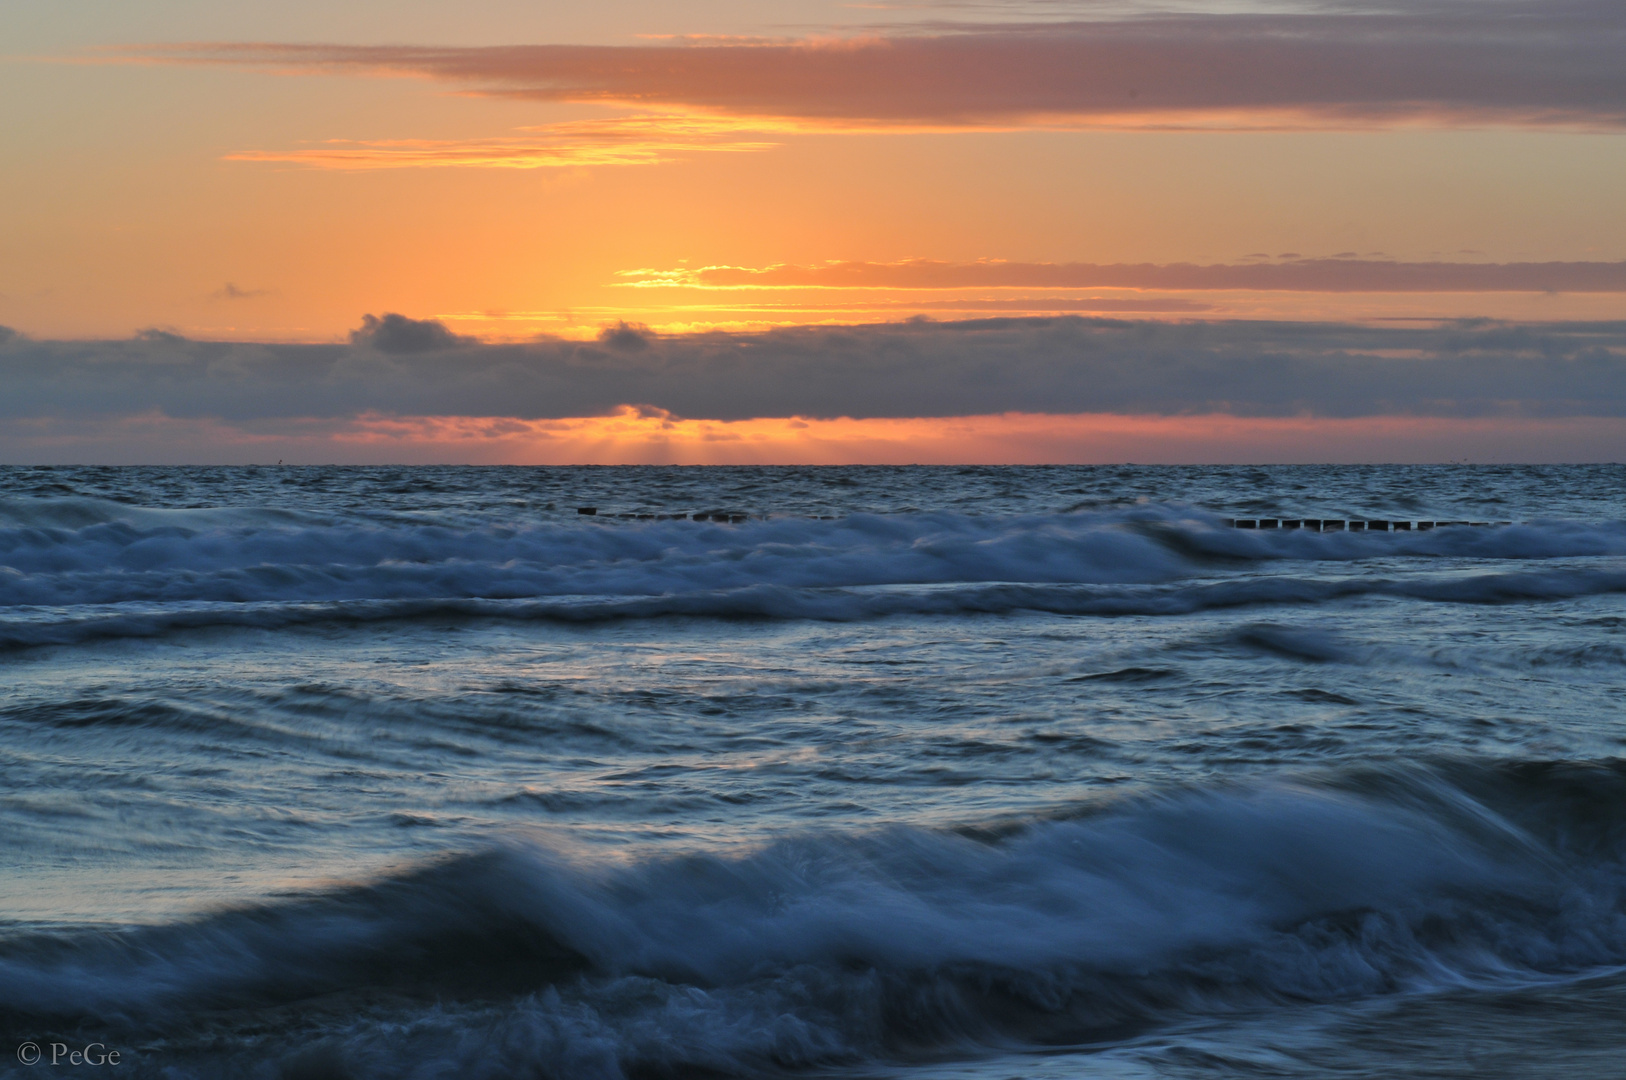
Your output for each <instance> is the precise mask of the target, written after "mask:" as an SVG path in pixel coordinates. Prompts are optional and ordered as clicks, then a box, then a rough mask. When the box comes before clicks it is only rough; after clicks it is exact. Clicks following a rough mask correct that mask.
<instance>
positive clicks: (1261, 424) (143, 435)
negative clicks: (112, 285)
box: [0, 406, 1626, 465]
mask: <svg viewBox="0 0 1626 1080" xmlns="http://www.w3.org/2000/svg"><path fill="white" fill-rule="evenodd" d="M1623 445H1626V419H1622V418H1619V417H1582V418H1567V419H1562V420H1540V419H1516V418H1515V419H1508V418H1479V419H1462V418H1444V419H1442V418H1435V417H1392V416H1390V417H1360V418H1351V419H1328V418H1312V417H1284V418H1269V419H1259V418H1248V417H1237V416H1228V415H1224V414H1205V415H1199V416H1180V417H1170V416H1142V415H1125V414H1122V413H1098V414H1064V415H1054V414H1038V413H999V414H989V415H980V416H958V417H937V418H930V417H926V418H920V417H916V418H903V419H887V418H870V419H855V418H852V417H838V418H832V419H816V418H806V417H774V418H754V419H749V420H735V421H719V420H692V419H683V418H680V417H676V416H673V415H672V414H670V413H668V412H665V411H664V410H660V409H653V408H649V407H638V406H623V407H621V408H620V409H617V410H615V411H614V412H613V413H611V414H610V415H608V416H593V417H572V418H564V419H557V420H527V419H522V418H517V417H501V416H385V415H380V414H376V413H368V414H363V415H361V416H357V417H354V418H349V419H342V420H322V419H304V420H297V419H296V420H283V421H280V422H278V423H277V424H275V425H274V426H273V425H267V424H264V423H239V424H230V423H225V422H222V421H219V420H210V419H197V420H188V419H177V418H172V417H168V416H164V415H163V414H161V413H144V414H139V415H134V416H129V417H124V418H121V419H119V420H117V421H115V422H112V423H97V424H95V425H85V424H82V423H75V422H71V421H61V420H48V419H41V420H32V421H25V422H22V423H18V424H12V425H10V426H9V428H8V430H7V431H6V433H5V434H3V435H0V454H3V455H4V456H5V457H6V458H7V459H9V460H13V461H64V460H69V459H70V458H71V459H72V460H86V461H98V460H108V459H115V460H141V461H154V462H174V463H182V464H185V463H192V462H198V463H202V462H244V463H253V462H266V461H271V460H279V459H280V460H286V461H288V462H290V463H353V464H368V463H403V464H411V463H415V462H464V463H470V464H509V465H567V464H597V465H620V464H669V465H747V464H769V465H773V464H778V465H793V464H799V465H841V464H897V465H906V464H965V463H985V464H992V463H1002V464H1056V463H1084V464H1089V463H1113V462H1126V461H1132V462H1136V463H1140V464H1164V463H1167V464H1173V463H1236V462H1244V463H1271V462H1336V461H1368V462H1439V461H1454V460H1463V459H1468V460H1473V461H1478V462H1495V461H1532V462H1539V461H1559V462H1562V461H1600V460H1601V461H1607V460H1613V459H1615V458H1618V456H1619V449H1620V447H1621V446H1623ZM64 453H66V454H67V455H68V457H64V456H63V455H64Z"/></svg>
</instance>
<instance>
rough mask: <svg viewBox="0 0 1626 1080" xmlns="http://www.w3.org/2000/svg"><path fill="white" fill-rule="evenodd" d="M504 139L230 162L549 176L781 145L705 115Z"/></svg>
mask: <svg viewBox="0 0 1626 1080" xmlns="http://www.w3.org/2000/svg"><path fill="white" fill-rule="evenodd" d="M519 130H520V131H521V132H524V134H523V135H521V136H515V137H510V138H496V139H378V140H360V139H329V140H327V141H325V142H322V143H319V144H316V145H314V146H303V147H296V148H293V149H288V150H238V151H234V152H233V153H230V154H227V155H226V160H228V161H271V162H288V163H293V164H299V165H308V166H311V167H314V168H321V169H412V168H488V169H491V168H495V169H543V168H556V167H569V166H589V165H657V164H660V163H662V162H665V161H670V160H672V159H673V158H674V157H676V156H678V155H680V154H683V153H689V152H696V151H711V152H727V153H749V152H752V151H758V150H769V149H772V148H773V147H774V146H776V145H777V144H776V143H773V142H768V141H764V140H762V139H743V138H740V137H739V136H740V135H741V134H742V133H743V132H746V131H749V130H753V129H752V128H750V127H748V126H745V125H742V124H741V123H739V122H737V121H729V120H726V119H719V118H715V117H704V116H687V115H679V116H668V115H637V116H622V117H614V118H609V119H603V120H578V121H570V122H566V123H561V124H545V125H538V126H535V127H524V128H520V129H519Z"/></svg>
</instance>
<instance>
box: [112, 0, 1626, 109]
mask: <svg viewBox="0 0 1626 1080" xmlns="http://www.w3.org/2000/svg"><path fill="white" fill-rule="evenodd" d="M122 55H124V56H127V57H130V58H136V59H142V60H148V61H154V60H156V61H167V62H180V63H217V64H229V65H234V66H244V67H258V68H264V69H269V70H275V71H281V72H317V73H329V74H331V73H345V72H351V73H355V74H392V75H415V76H421V77H425V78H430V79H436V80H443V81H446V82H450V83H454V84H458V85H461V86H464V87H467V88H468V89H469V90H471V91H474V92H479V93H489V94H493V95H501V96H506V97H517V98H523V99H531V100H538V101H571V102H605V103H615V104H636V105H638V106H639V107H642V108H677V109H687V110H702V111H706V112H710V113H713V114H722V115H729V116H734V117H740V116H751V117H764V118H791V119H800V120H804V121H807V122H809V124H810V125H811V126H814V127H818V126H841V125H858V126H863V125H877V126H883V127H897V126H905V127H907V126H911V125H917V126H925V127H935V128H953V127H989V126H992V127H1003V126H1024V125H1039V126H1043V125H1046V124H1079V125H1084V126H1100V125H1105V126H1131V127H1137V126H1138V127H1146V126H1150V127H1181V126H1199V127H1202V126H1209V127H1274V126H1286V127H1293V126H1302V125H1311V126H1327V125H1334V126H1366V125H1374V124H1393V123H1407V122H1414V121H1422V122H1428V123H1513V124H1561V125H1571V126H1582V127H1618V126H1620V125H1622V124H1623V123H1626V64H1622V63H1621V57H1622V56H1626V7H1623V6H1622V5H1621V4H1620V3H1618V2H1616V0H1545V2H1543V3H1539V4H1538V3H1530V2H1526V0H1514V2H1507V0H1477V2H1475V0H1435V2H1427V0H1425V2H1414V3H1410V4H1404V5H1395V6H1393V7H1388V8H1365V9H1361V10H1351V9H1342V10H1340V9H1336V8H1321V9H1319V10H1314V9H1312V10H1310V11H1305V12H1286V13H1260V12H1254V13H1239V14H1161V15H1152V16H1138V17H1131V18H1123V19H1101V20H1092V21H1079V22H1071V23H1065V22H1050V23H1045V24H1041V25H1009V24H1006V25H986V26H962V27H959V28H956V29H952V30H947V29H943V30H939V31H936V32H913V33H901V34H899V33H894V34H893V35H891V36H868V37H861V38H851V39H842V40H800V41H795V40H792V41H755V42H740V41H716V40H708V39H699V40H692V41H684V42H676V43H668V44H639V45H631V46H574V45H513V46H496V47H486V48H467V47H436V46H349V45H321V44H302V45H293V44H287V45H284V44H259V43H227V44H183V45H155V46H141V47H134V48H131V49H128V50H126V51H125V52H124V53H123V54H122Z"/></svg>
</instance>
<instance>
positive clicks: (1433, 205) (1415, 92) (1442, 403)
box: [0, 0, 1626, 463]
mask: <svg viewBox="0 0 1626 1080" xmlns="http://www.w3.org/2000/svg"><path fill="white" fill-rule="evenodd" d="M0 53H3V56H0V144H3V146H4V156H5V162H6V164H5V167H4V168H3V169H0V326H3V327H6V328H9V331H8V330H4V329H0V380H3V381H0V386H4V387H5V388H6V389H4V390H0V462H11V463H32V462H56V461H61V462H77V461H100V462H109V463H119V462H131V463H135V462H155V463H164V462H177V463H182V462H253V461H261V462H263V461H274V460H276V459H278V458H285V459H288V460H298V461H303V462H316V461H322V462H326V461H493V462H495V461H502V462H514V463H529V462H536V463H566V462H620V461H651V462H678V463H688V462H693V463H705V462H724V461H740V462H745V461H763V462H774V461H783V462H801V461H806V462H840V461H877V462H879V461H887V462H906V461H985V462H996V461H1013V462H1015V461H1124V460H1130V461H1158V460H1166V461H1325V460H1342V461H1368V460H1370V461H1383V460H1422V461H1445V460H1457V459H1463V458H1467V459H1470V460H1476V461H1494V460H1622V459H1623V458H1626V420H1623V418H1626V63H1623V62H1622V57H1626V3H1621V2H1619V0H1546V2H1542V3H1523V2H1500V0H1421V2H1419V0H1397V2H1395V3H1391V4H1381V3H1344V4H1340V3H1315V2H1311V3H1274V2H1233V0H1222V2H1214V3H1206V4H1203V3H1192V4H1182V3H1137V2H1131V0H1124V2H1117V0H1094V2H1090V0H1080V2H1069V0H1030V2H1024V0H1012V2H978V0H941V2H931V0H925V2H910V3H897V4H892V3H885V2H879V3H870V2H862V3H834V2H826V0H776V2H764V0H758V2H753V3H743V2H714V3H704V2H702V3H684V4H675V3H664V4H663V3H654V2H620V0H617V2H603V3H599V4H595V5H565V4H557V3H539V2H535V0H532V2H520V0H462V2H459V3H455V4H454V3H449V2H442V0H416V2H391V3H384V2H381V0H380V2H372V0H354V2H347V3H345V4H340V5H335V4H331V3H315V2H311V0H285V2H282V3H278V4H245V3H231V2H226V0H214V2H209V3H204V2H201V0H200V2H190V0H189V2H180V0H169V2H163V0H149V2H144V3H141V4H130V3H127V2H115V0H60V2H56V3H23V2H12V3H6V4H3V5H0Z"/></svg>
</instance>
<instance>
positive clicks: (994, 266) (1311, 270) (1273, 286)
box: [620, 257, 1626, 293]
mask: <svg viewBox="0 0 1626 1080" xmlns="http://www.w3.org/2000/svg"><path fill="white" fill-rule="evenodd" d="M620 276H621V284H624V285H632V286H637V287H643V288H654V287H676V286H682V287H688V288H699V289H776V288H780V289H783V288H816V289H972V288H977V289H988V288H993V289H1102V288H1120V289H1170V290H1194V289H1195V290H1224V289H1229V290H1251V291H1260V292H1273V291H1287V292H1390V293H1409V292H1584V293H1620V292H1626V262H1544V263H1460V262H1457V263H1453V262H1396V261H1393V260H1387V259H1360V258H1352V257H1338V258H1328V259H1303V258H1294V259H1288V260H1285V261H1282V262H1256V263H1214V264H1208V265H1197V264H1194V263H1172V264H1156V263H1116V264H1100V263H1021V262H1004V261H1000V260H985V261H981V262H971V263H952V262H940V261H936V260H931V259H908V260H905V261H902V262H889V263H875V262H826V263H817V264H813V265H810V266H796V265H792V264H788V263H785V264H779V265H775V266H763V267H749V266H706V267H700V268H697V269H688V268H682V269H677V270H628V271H624V272H623V273H622V274H621V275H620Z"/></svg>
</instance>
